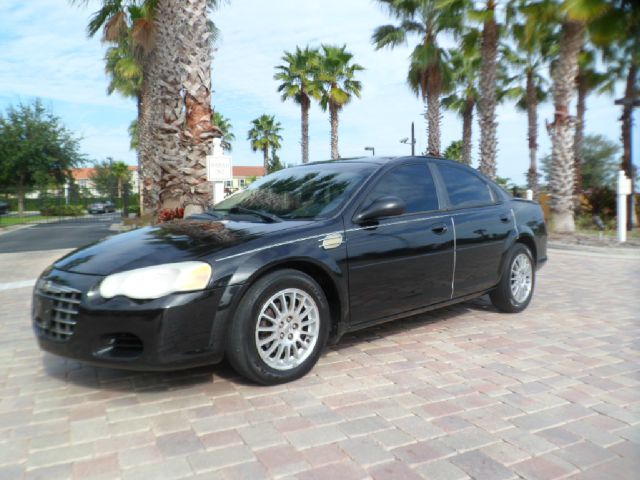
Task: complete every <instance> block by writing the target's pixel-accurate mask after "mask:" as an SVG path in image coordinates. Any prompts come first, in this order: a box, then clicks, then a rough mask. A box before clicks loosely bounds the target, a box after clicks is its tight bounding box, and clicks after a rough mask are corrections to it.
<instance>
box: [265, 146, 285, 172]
mask: <svg viewBox="0 0 640 480" xmlns="http://www.w3.org/2000/svg"><path fill="white" fill-rule="evenodd" d="M283 168H285V167H284V165H283V164H282V162H281V161H280V157H279V156H278V154H277V153H276V151H275V150H273V151H272V153H271V159H270V160H269V167H268V168H267V173H273V172H277V171H278V170H282V169H283Z"/></svg>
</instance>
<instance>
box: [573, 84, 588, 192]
mask: <svg viewBox="0 0 640 480" xmlns="http://www.w3.org/2000/svg"><path fill="white" fill-rule="evenodd" d="M576 86H577V91H578V101H577V105H576V131H575V134H574V137H573V149H574V152H573V159H574V160H573V169H574V182H575V184H574V186H573V194H574V195H575V196H576V197H577V196H578V195H580V194H581V193H582V144H583V142H584V115H585V112H586V111H587V83H586V81H585V78H584V75H582V74H581V73H580V72H578V75H577V77H576Z"/></svg>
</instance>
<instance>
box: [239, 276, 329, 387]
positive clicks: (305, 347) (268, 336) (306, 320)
mask: <svg viewBox="0 0 640 480" xmlns="http://www.w3.org/2000/svg"><path fill="white" fill-rule="evenodd" d="M303 304H304V305H303ZM290 308H293V310H289V309H290ZM330 323H331V312H330V309H329V304H328V302H327V298H326V296H325V294H324V291H323V290H322V288H321V287H320V285H318V283H317V282H316V281H315V280H314V279H313V278H311V277H310V276H308V275H306V274H304V273H302V272H300V271H298V270H290V269H286V270H284V269H283V270H278V271H276V272H273V273H270V274H268V275H265V276H264V277H262V278H260V279H258V280H257V281H256V282H255V283H254V284H253V285H252V286H251V287H250V288H249V289H248V290H247V292H246V293H245V294H244V296H243V297H242V299H241V300H240V304H239V306H238V309H237V310H236V312H235V315H234V317H233V319H232V321H231V325H230V327H229V333H228V338H227V349H226V355H227V358H228V360H229V362H230V363H231V365H232V366H233V368H234V369H235V370H236V371H237V372H238V373H240V374H241V375H243V376H245V377H247V378H249V379H250V380H253V381H254V382H256V383H260V384H263V385H276V384H278V383H285V382H290V381H292V380H296V379H298V378H300V377H302V376H304V375H305V374H307V373H308V372H309V370H311V369H312V368H313V366H314V365H315V364H316V362H317V361H318V359H319V358H320V354H321V353H322V350H323V348H324V346H325V344H326V342H327V337H328V334H329V327H330Z"/></svg>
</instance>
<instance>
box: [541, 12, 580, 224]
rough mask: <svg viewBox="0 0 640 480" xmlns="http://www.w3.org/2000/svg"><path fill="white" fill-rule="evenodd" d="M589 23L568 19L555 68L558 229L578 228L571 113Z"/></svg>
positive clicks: (553, 178) (554, 207)
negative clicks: (575, 206) (586, 24)
mask: <svg viewBox="0 0 640 480" xmlns="http://www.w3.org/2000/svg"><path fill="white" fill-rule="evenodd" d="M584 34H585V24H584V23H582V22H579V21H575V20H565V22H564V23H563V24H562V36H561V39H560V55H559V57H558V60H557V62H556V65H555V68H554V69H553V75H552V76H553V103H554V106H555V115H554V121H553V124H551V125H550V126H549V127H550V128H549V132H550V135H551V142H552V152H551V172H550V178H549V186H550V190H551V213H552V221H551V225H552V228H553V230H554V231H555V232H559V233H572V232H574V231H575V229H576V227H575V220H574V215H573V184H574V179H575V177H574V175H575V172H574V157H573V142H574V135H573V127H574V126H573V123H574V121H573V120H572V119H571V117H570V115H569V104H570V103H571V99H572V97H573V92H574V88H575V79H576V75H577V73H578V55H579V54H580V50H581V49H582V46H583V43H584Z"/></svg>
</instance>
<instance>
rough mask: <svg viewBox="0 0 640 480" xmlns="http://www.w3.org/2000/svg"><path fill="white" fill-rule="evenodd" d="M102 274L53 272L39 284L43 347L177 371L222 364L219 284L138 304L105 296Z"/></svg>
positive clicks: (35, 311)
mask: <svg viewBox="0 0 640 480" xmlns="http://www.w3.org/2000/svg"><path fill="white" fill-rule="evenodd" d="M102 278H104V277H102V276H95V275H82V274H76V273H70V272H66V271H62V270H55V269H54V270H51V271H50V272H47V273H46V274H45V275H43V276H42V277H41V278H40V279H39V280H38V282H37V284H36V287H35V289H34V293H33V307H32V320H33V328H34V332H35V335H36V337H37V339H38V343H39V344H40V347H41V348H42V349H43V350H46V351H48V352H51V353H54V354H56V355H61V356H63V357H67V358H73V359H77V360H80V361H83V362H87V363H93V364H99V365H104V366H110V367H116V368H123V369H133V370H177V369H181V368H190V367H194V366H198V365H206V364H211V363H216V362H218V361H219V360H220V359H221V358H222V356H223V353H224V352H223V345H224V343H223V342H220V341H219V340H220V339H218V341H216V342H214V341H213V340H214V338H213V329H214V325H215V321H216V313H217V306H218V305H219V303H220V299H221V297H222V293H223V292H222V290H223V289H221V288H217V289H210V290H204V291H199V292H191V293H179V294H172V295H168V296H166V297H163V298H160V299H156V300H147V301H136V300H131V299H128V298H125V297H115V298H112V299H104V298H102V297H100V295H99V294H98V292H97V287H98V285H99V283H100V281H101V280H102Z"/></svg>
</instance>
